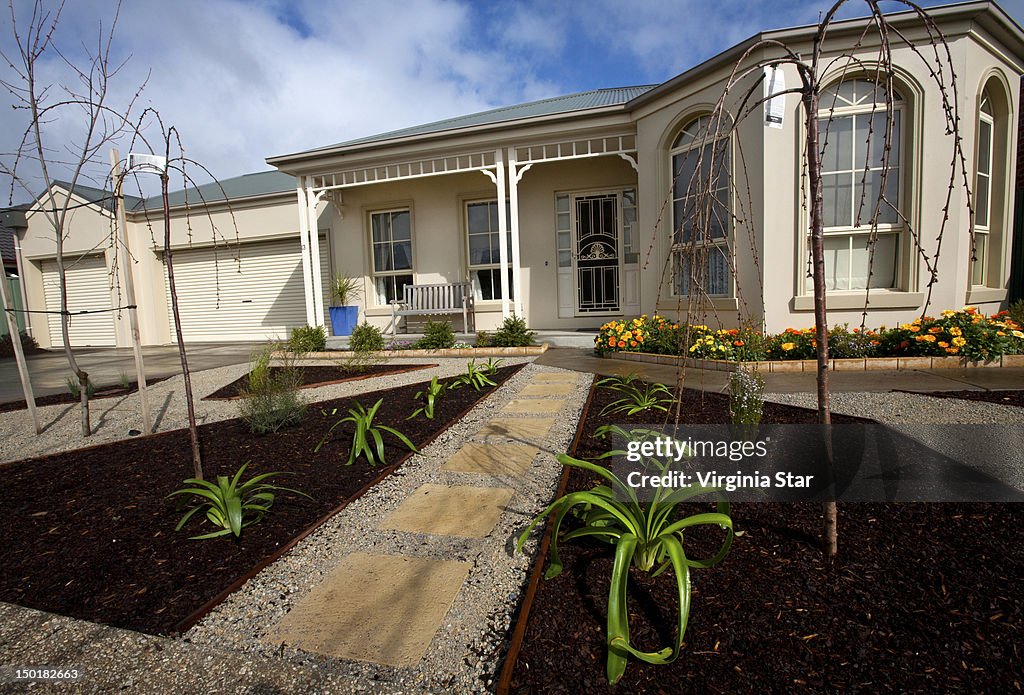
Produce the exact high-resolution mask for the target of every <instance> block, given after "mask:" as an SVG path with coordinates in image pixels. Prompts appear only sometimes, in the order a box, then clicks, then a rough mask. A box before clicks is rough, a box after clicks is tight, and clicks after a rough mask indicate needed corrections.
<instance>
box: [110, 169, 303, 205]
mask: <svg viewBox="0 0 1024 695" xmlns="http://www.w3.org/2000/svg"><path fill="white" fill-rule="evenodd" d="M295 185H296V184H295V177H294V176H291V175H290V174H285V173H282V172H280V171H278V170H276V169H274V170H272V171H260V172H256V173H254V174H243V175H242V176H235V177H233V178H230V179H224V180H222V181H219V182H211V183H205V184H203V185H201V186H194V187H191V188H186V189H184V190H179V191H172V192H171V193H169V194H168V195H167V204H168V206H169V207H172V208H176V207H181V206H183V205H185V204H186V203H188V204H190V205H203V204H205V203H211V202H219V201H222V200H224V199H225V196H226V197H227V198H228V199H230V200H238V199H241V198H255V197H259V196H265V195H275V194H281V193H288V192H291V193H294V192H295ZM162 207H163V199H162V197H161V196H159V195H155V196H150V197H149V198H146V200H145V201H144V203H141V204H138V205H136V206H135V208H129V209H134V210H135V211H141V210H143V209H147V210H152V209H157V208H162Z"/></svg>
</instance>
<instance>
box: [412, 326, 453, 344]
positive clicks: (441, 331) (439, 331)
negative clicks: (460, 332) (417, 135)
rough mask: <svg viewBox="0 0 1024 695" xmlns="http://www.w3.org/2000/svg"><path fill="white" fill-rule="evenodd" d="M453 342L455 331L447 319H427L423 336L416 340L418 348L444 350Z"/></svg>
mask: <svg viewBox="0 0 1024 695" xmlns="http://www.w3.org/2000/svg"><path fill="white" fill-rule="evenodd" d="M454 344H455V331H454V330H452V325H451V324H450V323H448V322H447V321H427V325H426V326H424V327H423V337H422V338H420V339H419V340H417V341H416V346H415V347H416V348H417V349H419V350H444V349H446V348H450V347H451V346H453V345H454Z"/></svg>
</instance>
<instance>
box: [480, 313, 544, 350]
mask: <svg viewBox="0 0 1024 695" xmlns="http://www.w3.org/2000/svg"><path fill="white" fill-rule="evenodd" d="M535 335H537V334H536V333H535V332H534V331H529V330H527V329H526V320H525V319H522V318H519V317H518V316H516V315H515V314H513V315H512V316H509V317H508V318H507V319H505V320H504V321H503V322H502V324H501V328H499V329H498V330H496V331H495V332H494V334H493V335H491V339H490V340H491V346H492V347H526V346H527V345H533V337H534V336H535Z"/></svg>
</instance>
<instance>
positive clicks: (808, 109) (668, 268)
mask: <svg viewBox="0 0 1024 695" xmlns="http://www.w3.org/2000/svg"><path fill="white" fill-rule="evenodd" d="M849 2H850V0H840V1H839V2H836V3H835V5H833V6H832V8H831V9H830V10H829V11H828V12H827V13H826V14H825V15H824V17H823V18H822V20H821V21H820V22H819V24H818V27H817V31H816V32H815V34H814V36H813V39H812V50H811V52H810V54H809V55H801V54H799V53H797V52H795V51H794V50H793V49H791V48H790V47H789V46H787V45H786V44H784V43H782V42H780V41H778V40H774V39H765V40H761V41H757V42H755V43H754V44H753V45H751V46H749V47H748V48H747V49H746V50H745V51H744V53H743V55H742V56H741V57H740V58H739V60H738V61H737V62H736V64H735V65H734V67H733V69H732V71H731V73H730V75H729V77H728V79H727V80H726V83H725V87H724V89H723V91H722V95H721V97H720V98H719V99H718V102H717V104H716V105H715V107H714V109H713V110H712V112H711V114H710V115H709V116H708V117H707V119H706V122H705V123H704V124H703V127H702V128H701V129H700V132H697V133H694V134H693V137H694V138H695V142H696V145H695V146H694V149H693V150H692V151H693V153H694V157H695V160H696V161H694V162H691V163H690V164H689V165H688V166H686V170H685V171H681V170H676V171H674V173H673V181H672V191H673V192H674V191H676V190H677V184H679V183H680V182H684V183H685V184H686V189H685V190H686V193H685V195H684V196H683V197H682V200H683V202H684V203H685V205H683V209H682V213H683V214H682V215H681V217H682V219H676V222H675V224H676V225H677V226H676V228H675V229H674V230H673V232H672V234H673V249H674V252H673V253H670V254H669V258H668V259H666V263H665V267H664V269H663V271H662V272H663V282H662V287H663V288H664V287H665V286H666V282H665V281H664V278H665V277H668V278H670V279H669V282H670V283H671V282H681V283H682V284H683V285H685V286H683V287H678V288H676V289H677V291H676V292H675V294H677V295H680V300H679V302H678V304H677V311H678V312H679V313H680V314H681V313H683V312H685V313H686V314H687V316H688V317H689V318H691V319H692V318H693V317H697V316H708V315H709V314H711V315H713V316H714V319H715V321H716V322H719V323H722V322H723V318H724V317H722V316H719V315H718V312H717V311H716V310H715V308H714V305H713V304H712V302H711V301H710V294H711V293H709V288H708V282H709V278H708V271H709V262H708V258H709V253H721V254H722V258H720V259H718V262H719V263H726V264H727V265H728V269H729V272H730V273H731V274H732V277H733V278H734V279H735V278H737V274H736V272H735V271H736V255H735V250H736V248H737V247H738V245H739V243H740V241H741V237H742V235H741V234H740V230H744V229H745V230H746V232H747V239H746V240H747V241H749V243H750V247H751V252H752V253H753V262H754V263H755V265H757V263H758V257H757V246H758V242H757V241H756V239H755V237H754V234H753V230H754V228H755V226H756V225H755V221H754V219H753V216H752V214H751V211H752V209H753V207H754V205H753V199H752V195H751V191H750V185H749V183H748V182H747V176H746V166H745V162H744V161H743V150H742V139H741V137H740V135H739V132H738V126H739V125H740V124H741V123H742V122H743V121H744V120H745V119H747V118H749V117H750V116H751V115H754V114H758V115H759V114H760V113H761V112H762V109H763V108H764V106H765V104H766V103H767V102H769V101H771V100H772V99H773V98H778V97H784V96H785V95H788V94H792V95H797V96H798V97H799V98H800V103H801V107H802V113H803V126H804V131H805V141H804V143H803V156H802V159H803V176H802V186H803V188H804V190H803V194H804V210H805V212H806V214H807V219H808V229H807V240H808V244H807V245H808V250H809V256H810V257H809V263H808V265H809V273H808V274H809V277H810V279H811V281H812V287H813V295H814V321H815V347H816V356H817V376H816V382H817V401H818V422H819V423H821V424H822V425H824V429H823V432H824V437H825V444H826V449H827V451H828V456H829V463H830V464H831V461H832V458H831V456H832V452H831V434H830V425H831V421H832V417H831V402H830V395H831V393H830V386H829V344H828V315H827V307H826V282H825V254H824V226H825V225H824V217H823V187H822V181H823V176H822V157H823V155H824V154H825V153H826V152H827V150H828V142H829V134H830V127H831V126H832V125H833V122H834V120H835V117H834V116H833V113H834V107H835V105H836V99H837V96H838V93H837V92H836V91H834V90H833V91H829V90H828V89H827V87H828V86H829V85H828V84H827V83H833V82H837V83H841V82H842V81H843V79H844V78H846V77H847V76H857V77H859V78H860V79H863V80H866V81H867V83H868V84H870V85H872V87H871V88H872V90H874V91H873V95H872V96H873V97H874V102H873V103H875V104H876V105H877V104H881V107H880V108H878V109H877V112H878V113H879V114H882V115H883V116H884V119H883V123H881V124H880V125H881V129H880V130H881V132H877V131H876V129H875V125H876V124H875V120H874V118H873V116H874V113H875V111H874V110H872V118H871V120H870V121H869V124H870V125H869V128H868V134H867V139H868V140H867V143H865V144H866V147H865V151H866V152H870V151H871V150H872V147H874V146H879V145H880V150H881V153H882V154H881V161H880V163H879V164H878V165H876V166H874V167H873V166H872V165H871V164H870V163H869V162H868V161H867V160H866V161H865V162H859V163H855V166H858V167H860V166H862V167H863V170H862V175H861V177H860V181H859V185H860V189H861V195H860V200H859V202H858V204H857V206H856V209H855V211H854V216H855V224H854V226H855V227H862V226H867V228H868V234H867V245H868V267H867V278H866V280H865V287H864V307H863V312H862V322H861V327H862V328H863V326H864V322H865V321H866V319H867V315H868V309H869V306H870V293H871V287H872V281H871V278H872V275H873V267H874V256H875V247H876V245H877V244H878V241H879V223H880V220H881V219H883V217H884V216H890V217H893V216H894V217H895V218H896V219H898V221H899V223H900V224H902V225H903V227H904V228H905V229H906V231H907V234H908V235H909V237H910V239H911V242H912V246H913V249H914V253H915V255H916V256H917V258H918V259H919V260H920V263H921V267H922V268H923V269H924V271H925V273H926V275H927V290H928V291H927V297H926V300H925V304H924V308H923V309H922V315H924V313H926V312H927V309H928V306H929V304H930V302H931V293H932V288H933V286H934V284H935V283H936V281H937V279H938V257H939V253H940V250H941V248H942V239H943V236H944V234H945V231H946V226H947V223H948V220H949V213H950V209H951V206H952V204H953V202H952V201H953V194H954V192H955V191H956V190H957V188H958V185H959V186H961V187H962V188H963V190H964V192H965V199H966V207H967V212H968V215H969V218H970V220H971V228H970V235H971V248H972V256H973V255H974V245H975V241H974V227H973V210H972V205H971V191H970V186H969V182H968V174H967V172H968V168H967V163H966V159H965V156H964V152H963V148H962V142H961V137H960V132H959V114H958V112H957V104H958V97H957V87H956V78H955V74H954V70H953V60H952V55H951V52H950V50H949V46H948V44H947V42H946V40H945V37H944V36H943V34H942V32H941V30H940V29H939V27H938V26H937V25H936V23H935V22H934V20H933V19H932V18H931V17H930V16H929V15H928V13H927V12H925V11H924V10H923V9H922V8H921V7H919V6H918V5H917V4H915V3H913V2H911V1H910V0H895V2H896V3H898V4H901V5H903V6H904V7H905V8H906V9H908V10H909V11H910V12H912V13H913V17H914V18H915V20H916V21H917V24H918V26H920V27H921V28H923V30H924V32H923V34H924V38H923V39H915V38H914V37H912V36H911V35H910V33H909V32H906V31H905V30H904V29H903V28H901V27H902V26H904V25H902V24H898V23H894V22H892V21H891V19H890V18H889V17H887V16H886V15H885V14H883V12H882V10H881V9H880V8H879V2H878V0H863V2H864V5H865V6H866V8H867V10H868V12H869V15H870V16H869V18H868V21H867V22H865V24H864V26H863V29H862V31H861V33H860V34H859V36H857V38H856V39H855V41H854V42H853V44H852V45H850V44H849V43H847V44H845V45H844V51H843V52H842V54H841V55H839V56H838V57H833V58H829V57H828V38H829V37H828V34H829V30H830V29H831V28H832V27H833V26H834V25H835V23H836V21H837V20H836V14H837V12H838V11H839V10H840V8H842V7H843V6H844V5H847V4H848V3H849ZM869 44H870V45H873V46H876V48H875V49H874V50H875V51H876V52H875V54H874V55H873V56H872V59H871V60H864V59H862V58H858V57H857V56H856V54H857V53H864V52H867V51H869V50H871V49H867V48H866V46H867V45H869ZM895 46H902V47H905V48H907V49H909V51H910V53H911V54H912V55H913V56H915V57H916V59H918V60H919V61H920V62H921V64H922V65H923V66H924V68H925V70H926V72H927V73H928V75H929V79H930V80H931V82H932V83H933V86H934V87H935V88H936V91H937V92H938V94H939V95H941V109H942V113H943V115H944V118H945V125H946V130H947V134H948V137H949V142H950V152H951V154H950V169H949V177H948V180H947V182H946V195H945V207H944V209H943V211H942V212H943V216H942V222H941V224H940V226H939V229H938V230H937V233H936V237H935V244H934V249H933V250H931V251H929V250H928V249H926V247H925V244H924V241H923V239H922V236H921V233H920V230H918V229H916V228H915V227H914V224H913V222H912V220H911V218H910V215H908V214H906V213H905V212H903V211H901V210H900V209H899V207H900V205H899V200H897V199H893V198H892V197H890V195H889V194H888V193H887V191H888V187H887V185H886V184H887V181H888V180H889V177H890V176H892V173H891V172H892V171H893V168H894V167H895V166H896V164H895V163H894V162H893V158H894V157H895V155H894V154H893V142H894V141H893V137H894V131H895V116H894V114H895V103H894V100H895V97H894V95H895V93H896V87H895V74H896V71H895V70H894V65H893V48H894V47H895ZM784 65H790V66H792V67H793V68H795V70H796V72H797V74H798V75H799V79H800V82H799V84H798V85H796V86H794V87H791V88H789V89H781V90H777V91H772V90H765V89H764V81H765V76H766V69H770V70H774V69H775V68H778V67H779V66H784ZM766 91H768V92H769V93H768V94H765V92H766ZM823 101H824V103H823ZM733 136H735V137H733ZM730 142H732V143H734V144H735V147H736V152H737V156H736V160H737V161H735V162H734V161H731V158H730V152H731V150H730V145H729V143H730ZM872 143H874V144H872ZM865 156H866V157H869V156H870V155H865ZM737 165H738V166H737ZM872 168H874V169H877V170H878V171H879V172H880V173H879V180H878V185H877V187H876V191H877V192H876V193H873V194H870V193H869V191H870V190H871V186H870V185H869V181H868V179H869V177H870V176H871V175H872V173H873V172H872V171H871V170H872ZM674 197H675V196H674V194H670V196H669V198H668V200H666V203H665V204H664V205H663V206H662V210H661V212H660V213H659V215H658V223H657V224H656V229H657V228H660V227H661V223H662V220H663V219H664V218H666V217H667V207H668V201H669V200H673V198H674ZM730 199H731V200H732V201H733V204H732V206H731V207H730ZM677 202H678V201H677ZM723 216H725V217H727V218H728V219H727V220H723V219H722V218H723ZM723 222H724V223H727V224H728V225H729V227H731V229H732V233H731V235H730V234H724V235H723V234H722V225H723ZM713 241H714V242H715V243H717V244H718V246H717V247H715V246H713V245H710V244H709V242H713ZM757 274H758V277H759V280H760V287H759V288H758V292H759V295H760V300H759V301H760V302H761V303H762V304H761V316H762V317H763V315H764V312H763V296H764V289H763V288H764V279H763V275H762V273H761V271H760V268H759V267H757ZM679 278H682V279H681V280H680V279H679ZM737 282H738V281H737ZM736 292H737V296H738V297H739V299H740V302H739V306H740V309H739V317H738V320H739V321H740V323H741V324H744V323H745V324H748V325H749V324H754V325H756V324H757V323H759V322H762V321H763V319H757V320H752V317H751V315H750V313H749V312H750V306H749V304H748V303H747V301H746V300H745V299H744V297H743V294H742V288H740V287H739V286H738V284H737V287H736ZM683 298H685V302H686V304H685V306H684V305H683V302H684V299H683ZM660 300H661V297H660V296H659V302H660ZM689 323H692V320H691V321H688V324H689ZM684 344H689V336H685V337H684ZM684 379H685V366H683V367H682V368H681V369H680V371H679V377H678V383H677V393H678V396H679V401H681V395H682V388H683V381H684ZM677 403H678V402H677ZM679 407H680V406H679V405H678V404H677V417H678V408H679ZM833 492H834V491H833ZM823 514H824V533H823V536H824V542H825V553H826V555H827V556H828V558H829V559H832V558H834V557H835V556H836V554H837V552H838V514H837V507H836V502H835V499H834V497H832V498H831V499H830V501H827V502H826V503H825V504H824V509H823Z"/></svg>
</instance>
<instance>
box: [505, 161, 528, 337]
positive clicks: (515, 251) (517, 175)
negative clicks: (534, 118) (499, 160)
mask: <svg viewBox="0 0 1024 695" xmlns="http://www.w3.org/2000/svg"><path fill="white" fill-rule="evenodd" d="M530 166H531V165H530V164H527V165H526V166H524V167H523V169H522V170H521V171H517V170H516V169H517V168H516V148H515V146H512V147H509V148H508V197H509V208H510V212H511V214H512V220H511V224H510V227H511V230H512V299H513V304H514V306H515V314H516V316H518V317H520V318H525V317H524V316H523V286H522V282H521V280H520V275H521V268H520V266H519V179H521V178H522V177H523V174H525V173H526V171H527V169H529V168H530Z"/></svg>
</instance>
